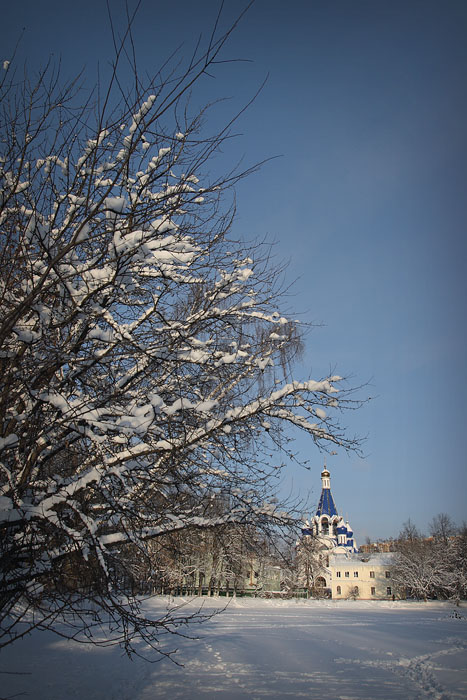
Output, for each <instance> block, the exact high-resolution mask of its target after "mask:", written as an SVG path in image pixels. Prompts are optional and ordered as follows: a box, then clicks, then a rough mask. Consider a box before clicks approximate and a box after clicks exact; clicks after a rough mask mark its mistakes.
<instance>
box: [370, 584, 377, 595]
mask: <svg viewBox="0 0 467 700" xmlns="http://www.w3.org/2000/svg"><path fill="white" fill-rule="evenodd" d="M371 595H376V588H375V587H374V586H372V587H371Z"/></svg>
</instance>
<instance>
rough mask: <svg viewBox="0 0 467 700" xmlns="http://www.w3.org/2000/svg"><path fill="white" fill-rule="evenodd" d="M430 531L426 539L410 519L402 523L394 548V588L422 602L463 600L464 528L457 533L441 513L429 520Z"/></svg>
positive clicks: (450, 521) (464, 578)
mask: <svg viewBox="0 0 467 700" xmlns="http://www.w3.org/2000/svg"><path fill="white" fill-rule="evenodd" d="M430 530H431V532H432V537H425V536H424V535H423V534H421V533H420V532H419V531H418V530H417V528H416V526H415V525H414V524H413V523H411V522H410V520H409V521H408V522H407V523H405V524H404V526H403V529H402V531H401V533H400V535H399V540H398V542H397V546H396V551H397V555H396V564H395V568H394V571H393V577H394V582H395V584H396V586H397V587H398V588H399V590H400V591H405V592H406V594H407V595H409V596H413V597H416V598H421V599H423V600H427V599H428V598H448V599H454V600H460V599H462V598H465V597H466V594H467V586H466V581H467V576H466V571H467V567H466V561H467V558H466V553H467V547H466V542H467V538H466V537H465V528H464V529H463V528H460V529H459V530H458V528H457V527H456V526H455V525H454V523H453V522H452V520H451V518H450V517H449V516H447V515H446V514H444V513H440V514H439V515H437V516H435V517H434V518H433V520H432V521H431V524H430ZM453 533H457V534H453Z"/></svg>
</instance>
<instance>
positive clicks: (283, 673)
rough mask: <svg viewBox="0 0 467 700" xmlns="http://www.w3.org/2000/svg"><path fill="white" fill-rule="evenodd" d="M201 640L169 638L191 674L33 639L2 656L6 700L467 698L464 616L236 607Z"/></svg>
mask: <svg viewBox="0 0 467 700" xmlns="http://www.w3.org/2000/svg"><path fill="white" fill-rule="evenodd" d="M177 600H178V599H177ZM221 601H222V602H221V603H220V602H219V600H217V601H216V600H215V599H209V600H207V601H205V602H206V605H209V606H210V607H213V606H216V605H221V604H224V603H225V599H221ZM167 604H168V601H167V599H165V598H155V599H152V601H151V607H152V608H154V609H155V610H159V609H160V610H161V611H165V610H166V606H167ZM455 615H458V617H456V616H455ZM194 631H195V633H201V634H202V638H201V639H198V640H188V639H179V640H177V639H174V638H173V637H171V639H170V642H171V643H172V644H174V643H176V644H177V646H178V648H179V653H178V655H177V659H178V661H179V662H182V663H183V664H184V667H183V668H180V667H178V666H176V665H174V664H173V663H171V662H170V661H167V660H163V661H162V662H160V663H157V664H149V663H145V662H143V661H141V660H140V659H136V660H134V661H131V660H129V659H128V658H127V657H126V656H125V655H123V654H122V652H121V651H120V650H118V649H115V648H110V649H105V648H99V649H97V648H93V647H90V646H82V645H78V644H76V643H73V642H70V641H66V640H63V639H60V638H58V637H56V636H54V635H52V634H49V633H36V634H34V635H32V636H30V637H28V638H26V639H25V640H23V641H21V642H18V643H17V644H16V645H15V646H12V647H11V648H9V649H6V650H4V651H3V652H2V654H0V670H1V671H2V674H1V675H0V698H2V699H3V698H16V697H19V698H33V699H34V700H70V699H71V698H79V699H83V700H84V699H85V700H104V699H105V700H150V699H151V700H153V699H158V700H159V699H167V700H169V698H170V700H177V699H182V698H183V699H184V698H187V699H188V700H211V699H212V700H214V698H216V700H217V699H218V698H219V699H221V700H236V699H237V698H248V699H251V700H262V699H263V698H268V699H269V698H275V699H279V698H316V699H318V698H320V699H321V700H323V699H325V700H327V699H329V700H331V699H332V700H337V699H340V700H357V699H361V698H365V699H366V698H368V699H371V700H377V699H385V700H389V699H391V700H392V699H393V698H394V699H395V698H400V699H401V700H412V699H415V698H420V699H423V698H437V699H439V700H441V699H443V700H447V699H449V698H459V699H460V698H463V699H465V698H467V608H466V607H465V606H464V607H461V608H457V609H456V608H454V606H453V605H452V604H447V603H436V602H432V603H431V602H430V603H426V604H425V603H406V602H396V603H392V602H364V601H358V602H355V601H340V602H332V601H264V600H252V599H247V600H242V599H238V600H232V601H231V602H230V604H229V607H228V609H227V610H226V611H225V612H223V613H222V614H221V615H218V616H216V617H215V618H214V619H212V620H210V621H209V622H208V623H206V624H205V625H203V627H202V628H200V627H197V628H196V629H195V630H194Z"/></svg>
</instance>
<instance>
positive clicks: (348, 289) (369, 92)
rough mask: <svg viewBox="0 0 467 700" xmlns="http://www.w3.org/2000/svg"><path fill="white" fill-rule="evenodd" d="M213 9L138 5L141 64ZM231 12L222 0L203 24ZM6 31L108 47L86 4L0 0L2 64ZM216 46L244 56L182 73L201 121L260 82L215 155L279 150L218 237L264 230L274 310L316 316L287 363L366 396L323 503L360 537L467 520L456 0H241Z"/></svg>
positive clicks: (9, 41) (74, 52)
mask: <svg viewBox="0 0 467 700" xmlns="http://www.w3.org/2000/svg"><path fill="white" fill-rule="evenodd" d="M109 1H110V5H111V8H112V12H113V15H114V20H115V23H116V24H117V26H120V27H122V26H123V24H124V16H123V12H122V3H121V2H120V0H109ZM130 4H131V2H130ZM219 4H220V3H218V2H217V0H201V2H197V3H195V2H192V0H178V1H177V2H158V1H156V0H146V2H143V6H142V8H141V11H140V14H139V17H138V19H137V21H136V25H135V32H134V34H135V40H136V48H137V55H138V60H139V64H140V67H141V68H142V70H146V69H147V70H148V71H149V72H152V70H153V69H155V68H157V67H158V66H159V65H160V64H161V62H162V61H163V60H165V58H167V56H168V54H169V53H171V51H172V50H173V49H174V48H176V47H178V46H179V45H180V44H184V46H183V48H182V50H181V51H182V54H186V55H187V56H188V54H190V53H191V50H192V49H193V48H194V45H195V43H196V40H197V37H198V35H199V33H201V32H202V33H203V34H204V36H205V37H206V38H207V37H208V35H209V33H210V30H211V28H212V25H213V22H214V20H215V17H216V14H217V9H218V7H219ZM242 7H243V3H242V2H241V1H240V0H226V2H225V11H224V14H223V19H222V20H221V25H222V26H223V27H227V26H228V25H229V22H230V21H231V19H232V18H233V17H234V15H235V14H236V13H237V12H239V11H240V10H241V8H242ZM23 27H24V28H25V31H24V35H23V39H22V42H21V47H20V51H19V57H20V58H21V60H23V58H24V57H26V58H27V59H28V61H29V62H30V65H32V66H37V65H39V64H43V63H44V62H45V61H47V59H48V57H49V55H50V54H51V53H53V54H54V57H55V58H60V57H61V61H62V73H63V75H64V76H68V75H70V76H71V75H72V74H75V73H76V72H77V71H78V70H80V69H82V68H83V67H86V76H87V78H88V79H89V81H91V80H93V79H94V77H95V68H96V65H97V62H98V61H100V63H101V66H102V65H104V64H105V62H106V61H107V60H108V58H109V57H110V55H111V38H110V31H109V23H108V20H107V14H106V8H105V2H104V0H92V1H90V0H81V1H80V2H68V1H67V0H65V1H64V0H40V1H38V0H33V1H32V0H22V2H9V3H2V13H1V29H0V32H1V37H0V38H1V47H2V49H1V50H2V54H3V55H2V56H1V59H2V61H3V60H5V59H9V58H10V54H11V50H12V47H13V46H14V44H15V42H16V39H17V38H18V36H19V34H20V32H21V30H22V28H23ZM224 58H228V59H231V58H240V59H250V61H251V62H243V63H234V64H225V65H224V66H219V67H218V69H217V70H216V71H215V72H214V75H213V77H211V78H206V79H204V80H203V81H202V82H201V84H200V85H199V88H198V93H197V96H196V99H197V100H199V102H200V104H201V103H202V102H206V101H210V100H212V99H215V98H217V97H220V96H223V97H230V98H231V100H229V101H228V102H225V103H223V104H222V105H220V106H219V107H218V108H216V109H215V110H214V112H213V118H212V119H211V121H210V124H211V125H212V127H213V128H215V127H216V125H217V123H219V124H220V123H221V122H222V120H223V119H224V118H226V117H228V116H231V115H232V114H233V113H234V112H235V110H236V109H238V108H240V107H241V106H242V105H243V104H244V103H245V102H247V101H248V100H249V99H250V98H251V97H252V95H253V94H254V93H255V92H256V90H257V88H258V86H259V85H260V84H261V83H262V81H263V79H264V78H265V77H266V75H267V74H269V79H268V81H267V83H266V86H265V87H264V89H263V90H262V92H261V94H260V95H259V96H258V98H257V99H256V101H255V102H254V104H253V105H252V107H251V108H250V109H249V110H248V111H247V113H246V114H244V115H243V116H242V117H241V119H240V121H239V122H238V124H237V126H236V131H237V132H239V133H241V136H240V137H239V138H238V139H237V140H235V141H234V142H233V143H232V145H231V146H230V150H229V149H226V151H225V152H224V154H222V155H220V156H219V158H218V159H217V161H216V163H215V164H214V167H223V166H224V164H229V163H230V162H232V163H234V162H236V160H238V158H239V157H244V159H245V160H244V163H245V165H248V164H251V163H254V162H256V161H259V160H262V159H264V158H267V157H270V156H276V155H280V156H281V158H278V159H276V160H273V161H272V162H270V163H268V164H267V165H265V166H264V167H263V168H262V170H261V171H260V172H259V173H258V174H255V175H253V176H252V177H251V178H250V179H249V180H248V181H245V182H243V183H242V184H241V185H240V186H239V187H238V189H237V206H238V218H237V223H236V228H235V232H236V233H238V234H239V235H245V236H246V237H258V238H263V237H264V236H267V237H268V238H269V240H272V241H275V242H276V248H275V253H276V255H277V258H278V260H282V259H284V258H285V259H287V260H289V268H288V272H287V279H288V281H289V282H295V285H294V294H295V296H294V297H293V298H291V299H290V300H289V302H288V304H289V307H291V308H294V309H295V310H296V312H297V313H298V312H300V313H301V316H300V318H302V319H303V320H306V321H310V322H316V323H319V322H322V323H323V324H324V325H323V326H322V327H321V328H317V329H316V330H314V331H313V332H312V333H311V335H310V336H309V337H308V343H307V351H306V356H305V359H304V363H303V367H302V368H301V369H300V371H301V372H302V373H304V374H308V373H310V372H311V376H312V377H314V378H316V379H318V378H320V377H321V376H323V375H325V374H326V373H327V372H328V371H329V369H330V368H331V371H332V372H333V373H339V374H341V375H345V376H350V375H351V376H352V378H351V379H350V380H349V383H351V384H360V383H365V382H369V386H368V387H366V388H365V389H364V390H363V394H362V395H371V396H374V397H375V398H374V400H372V401H371V402H370V403H369V404H367V405H366V406H365V407H364V408H362V409H361V410H360V411H358V412H356V413H353V414H352V415H350V416H348V418H346V419H345V423H346V424H348V426H349V430H350V432H351V433H352V434H353V433H358V434H360V435H367V436H368V437H367V440H366V442H365V444H364V452H365V458H364V459H362V460H359V459H358V458H357V457H355V456H347V455H346V454H344V453H342V454H341V453H339V455H337V456H334V457H328V459H327V464H328V467H329V468H330V470H331V476H332V490H333V494H334V498H335V501H336V504H337V507H338V509H339V510H340V511H341V512H343V513H344V515H345V514H346V515H348V517H349V519H350V522H351V524H352V525H353V527H354V530H355V532H356V535H357V539H358V541H359V542H360V543H361V542H362V541H363V540H364V538H365V537H366V536H367V535H369V536H370V537H372V538H377V537H389V536H396V535H397V533H398V532H399V529H400V526H401V524H402V523H403V522H404V521H405V520H406V519H407V518H408V517H410V518H411V519H412V520H413V521H414V522H415V523H416V524H417V525H418V526H419V527H420V528H422V529H425V530H426V529H427V526H428V523H429V521H430V520H431V518H432V516H433V515H436V514H437V513H439V512H446V513H448V514H450V515H451V516H452V518H453V519H454V520H455V521H457V522H458V523H460V522H461V521H462V520H463V519H466V520H467V476H466V474H467V469H466V458H465V442H466V441H465V437H466V434H467V408H466V400H467V396H466V388H467V381H466V378H467V370H466V359H467V358H466V330H465V328H466V276H467V275H466V269H465V268H466V252H467V242H466V222H467V189H466V185H467V2H466V1H465V0H458V1H455V0H442V1H441V0H439V1H437V2H432V1H431V0H308V1H306V2H305V1H301V0H289V2H280V1H278V0H257V2H256V3H255V4H254V5H253V7H252V8H251V9H250V10H249V11H248V13H247V15H246V17H245V18H244V19H243V21H242V22H241V24H240V26H239V27H238V29H237V31H236V32H235V34H234V35H233V36H232V38H231V40H230V42H229V44H228V46H227V48H226V50H225V52H224ZM208 126H209V122H208ZM297 449H298V450H299V451H300V453H301V454H302V456H303V455H305V456H307V457H308V458H309V459H310V462H311V471H304V470H298V469H296V468H295V469H292V470H291V475H292V477H293V485H294V488H295V489H296V490H298V491H300V492H301V493H302V495H303V494H305V493H306V492H307V490H309V489H311V490H312V493H311V497H310V499H311V500H310V502H311V503H316V500H317V499H318V498H319V492H320V471H321V468H322V464H323V456H322V455H321V454H320V453H319V452H317V451H316V449H315V448H314V447H313V445H312V443H311V441H310V440H307V439H306V438H304V437H302V438H300V439H299V441H298V444H297Z"/></svg>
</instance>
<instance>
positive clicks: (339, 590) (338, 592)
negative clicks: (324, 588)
mask: <svg viewBox="0 0 467 700" xmlns="http://www.w3.org/2000/svg"><path fill="white" fill-rule="evenodd" d="M340 594H341V587H340V586H337V595H340Z"/></svg>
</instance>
